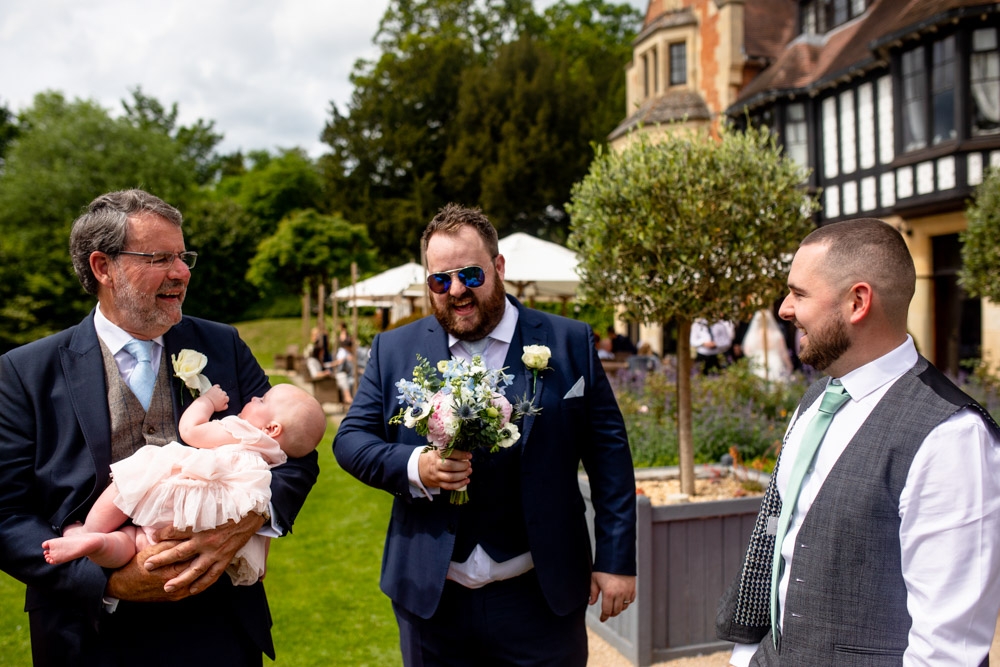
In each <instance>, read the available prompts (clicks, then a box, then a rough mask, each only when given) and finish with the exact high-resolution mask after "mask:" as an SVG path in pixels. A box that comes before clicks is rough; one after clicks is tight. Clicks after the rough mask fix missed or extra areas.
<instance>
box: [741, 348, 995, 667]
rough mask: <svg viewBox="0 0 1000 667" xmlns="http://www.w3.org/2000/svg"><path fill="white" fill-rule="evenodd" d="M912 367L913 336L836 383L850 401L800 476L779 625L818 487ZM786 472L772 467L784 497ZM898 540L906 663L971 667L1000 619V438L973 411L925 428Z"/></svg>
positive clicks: (794, 445)
mask: <svg viewBox="0 0 1000 667" xmlns="http://www.w3.org/2000/svg"><path fill="white" fill-rule="evenodd" d="M916 362H917V351H916V348H915V347H914V344H913V339H912V338H910V337H909V336H907V339H906V342H905V343H903V344H902V345H900V346H899V347H898V348H896V349H895V350H893V351H892V352H890V353H888V354H886V355H884V356H882V357H880V358H879V359H876V360H875V361H873V362H871V363H869V364H866V365H865V366H862V367H861V368H858V369H856V370H854V371H851V372H850V373H848V374H847V375H845V376H844V377H842V378H841V381H842V382H843V383H844V386H845V387H846V388H847V391H848V393H850V395H851V400H850V401H848V402H847V403H846V404H845V405H844V406H843V407H842V408H841V409H840V410H839V411H838V412H837V414H836V415H835V416H834V418H833V422H832V423H831V424H830V430H829V431H827V433H826V436H825V438H824V440H823V443H822V445H821V447H820V449H819V451H818V452H817V454H816V460H815V462H814V466H813V469H812V470H810V471H808V472H807V473H806V476H805V478H804V480H803V482H802V490H801V492H800V494H799V498H798V502H797V503H796V506H795V513H794V514H793V515H792V519H791V522H790V524H789V527H788V533H787V535H786V537H785V541H784V543H783V544H782V547H781V554H782V556H783V557H784V559H785V567H784V570H783V573H782V576H781V580H780V582H779V584H778V601H779V614H781V616H779V619H778V622H779V624H780V623H781V622H782V616H783V612H784V606H785V605H784V602H785V593H786V592H787V590H788V577H789V572H790V571H791V569H792V568H791V562H792V560H793V559H794V557H795V553H794V545H795V536H796V535H797V534H798V531H799V528H800V527H801V525H802V519H803V517H805V515H806V513H807V512H808V511H809V508H810V507H811V506H812V503H813V500H815V498H816V496H817V494H818V493H819V490H820V488H821V487H822V486H823V482H824V481H825V480H826V477H827V475H828V474H829V473H830V470H831V469H832V468H833V466H834V465H835V464H836V463H837V460H838V459H839V458H840V455H841V454H842V453H843V451H844V449H845V448H846V447H847V445H848V443H849V442H850V441H851V439H852V438H853V437H854V435H855V434H856V433H857V432H858V430H859V429H860V428H861V425H862V424H863V423H864V421H865V419H867V418H868V416H869V415H870V414H871V412H872V410H874V409H875V406H876V405H877V404H878V402H879V401H880V400H881V399H882V397H883V396H885V394H886V392H888V391H889V388H890V387H892V385H893V384H894V383H895V382H896V380H898V379H899V378H900V377H901V376H902V375H903V374H904V373H905V372H906V371H908V370H909V369H910V368H912V367H913V365H914V364H915V363H916ZM819 403H820V399H817V400H816V401H815V402H814V403H813V404H812V405H810V406H808V407H807V408H806V410H805V412H803V413H802V415H801V416H800V417H799V418H798V419H793V420H792V425H791V427H790V431H789V432H788V434H787V438H786V441H785V444H784V446H783V449H785V450H786V451H784V452H782V457H784V459H785V460H786V461H794V460H795V457H796V455H797V454H798V451H799V448H800V446H801V442H802V435H803V433H804V432H805V430H806V426H807V425H808V423H809V422H810V420H811V419H812V417H813V415H814V414H816V412H817V410H818V409H819ZM791 469H792V466H791V465H790V464H788V465H782V466H780V467H779V468H778V478H777V480H776V484H777V487H778V492H779V493H781V494H782V495H784V490H785V489H786V488H787V486H788V478H789V476H790V475H791ZM899 517H900V520H901V523H900V528H899V541H900V547H901V550H902V566H903V580H904V582H905V584H906V589H907V603H906V606H907V611H908V612H909V614H910V617H911V618H912V619H913V625H912V626H911V628H910V633H909V645H908V647H907V649H906V651H905V653H904V654H903V665H904V666H905V667H916V666H917V665H934V666H935V667H939V666H943V665H963V666H966V665H967V666H968V667H978V665H979V664H980V662H981V661H982V659H983V658H984V657H985V656H986V655H987V653H988V652H989V648H990V644H991V642H992V640H993V632H994V629H995V627H996V622H997V614H998V613H1000V442H998V441H997V440H996V439H995V438H994V435H993V433H992V432H991V431H990V430H989V429H988V428H987V427H986V426H985V424H983V422H982V419H981V418H980V417H979V415H978V414H977V413H976V412H975V411H973V410H972V409H963V410H960V411H959V412H958V413H956V414H955V415H952V416H951V417H950V418H949V419H947V420H945V421H944V422H942V423H941V424H939V425H938V426H937V427H935V428H934V430H932V431H931V432H930V433H929V434H928V436H927V437H926V439H925V440H924V443H923V445H922V446H921V447H920V449H919V450H918V451H917V453H916V455H915V456H914V458H913V462H912V464H911V465H910V470H909V472H908V474H907V477H906V483H905V485H904V486H903V490H902V493H901V495H900V499H899ZM757 646H758V645H757V644H736V646H735V648H734V649H733V654H732V656H731V658H730V662H731V664H733V665H736V666H737V667H746V665H748V664H749V662H750V658H751V656H753V654H754V652H755V651H756V650H757Z"/></svg>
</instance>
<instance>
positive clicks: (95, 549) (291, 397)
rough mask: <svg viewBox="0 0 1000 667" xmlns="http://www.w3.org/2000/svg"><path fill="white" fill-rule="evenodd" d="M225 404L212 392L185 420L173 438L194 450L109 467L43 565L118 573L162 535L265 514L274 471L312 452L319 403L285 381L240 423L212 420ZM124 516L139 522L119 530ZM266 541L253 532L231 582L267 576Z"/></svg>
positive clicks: (150, 448) (254, 402)
mask: <svg viewBox="0 0 1000 667" xmlns="http://www.w3.org/2000/svg"><path fill="white" fill-rule="evenodd" d="M228 406H229V396H228V395H227V394H226V392H225V391H223V390H222V389H221V388H220V387H219V386H218V385H215V386H213V387H212V388H211V389H209V390H208V391H206V392H204V393H203V394H202V395H201V396H199V397H198V398H196V399H195V400H194V401H193V402H192V403H191V405H190V406H189V407H188V409H187V410H186V411H185V412H184V413H183V414H182V415H181V418H180V421H179V423H178V431H179V432H180V436H181V439H183V440H184V442H186V443H187V444H188V445H191V446H190V447H188V446H185V445H182V444H180V443H177V442H171V443H168V444H166V445H164V446H162V447H158V446H155V445H146V446H144V447H142V448H141V449H139V450H138V451H137V452H136V453H135V454H133V455H132V456H129V457H128V458H125V459H122V460H121V461H118V462H117V463H113V464H112V465H111V479H112V481H111V484H110V485H109V486H108V488H107V489H105V490H104V492H103V493H102V494H101V495H100V497H99V498H98V499H97V501H96V502H95V503H94V506H93V507H92V508H91V509H90V512H89V513H88V514H87V518H86V521H85V522H84V523H83V524H80V523H76V524H73V525H71V526H67V527H66V529H65V530H64V531H63V536H62V537H57V538H53V539H51V540H46V541H45V542H43V543H42V550H43V551H44V555H45V560H46V561H47V562H48V563H51V564H53V565H54V564H57V563H65V562H67V561H70V560H73V559H75V558H80V557H83V556H86V557H88V558H90V560H92V561H93V562H94V563H96V564H98V565H100V566H101V567H106V568H118V567H122V566H123V565H125V564H126V563H128V562H129V561H130V560H131V559H132V557H133V556H135V554H136V553H138V552H139V551H141V550H142V549H143V548H145V547H146V546H147V545H148V544H149V543H150V541H151V539H152V538H151V536H152V534H153V533H154V532H155V531H156V529H158V528H162V527H164V526H168V525H172V526H173V527H174V528H176V529H178V530H194V531H200V530H208V529H211V528H215V527H216V526H220V525H222V524H224V523H226V522H227V521H229V520H233V521H239V520H240V519H242V518H243V517H244V516H246V515H247V514H248V513H249V512H258V513H264V512H265V511H266V510H267V508H268V506H269V504H270V501H271V488H270V486H271V471H270V469H271V468H272V467H274V466H276V465H280V464H281V463H284V462H285V460H286V459H287V457H289V456H290V457H292V458H298V457H301V456H305V455H306V454H308V453H309V452H311V451H313V450H314V449H316V446H317V445H318V444H319V441H320V440H321V439H322V438H323V433H324V432H325V430H326V415H324V413H323V408H322V407H321V406H320V404H319V403H318V402H317V401H316V399H315V398H313V397H312V396H311V395H310V394H308V393H307V392H305V391H303V390H301V389H299V388H298V387H296V386H294V385H290V384H279V385H276V386H275V387H272V388H271V389H270V390H269V391H268V392H267V393H266V394H264V396H262V397H260V398H253V399H251V400H250V402H249V403H247V404H246V405H245V406H243V411H242V412H240V414H239V416H229V417H223V418H222V419H217V420H211V417H212V415H213V414H215V413H216V412H218V411H220V410H225V409H226V408H227V407H228ZM129 518H131V519H132V522H133V523H134V524H135V525H131V526H124V525H123V524H124V523H125V522H126V521H127V520H128V519H129ZM136 526H141V527H142V530H137V529H136ZM267 544H268V539H267V538H266V537H263V536H261V535H254V536H253V537H252V538H251V539H250V541H249V542H247V544H246V545H244V546H243V548H242V549H240V550H239V551H238V552H237V553H236V556H235V557H234V558H233V562H232V563H230V565H229V567H228V568H227V570H226V571H227V573H228V574H229V576H230V578H232V580H233V583H234V584H235V585H250V584H253V583H255V582H256V581H257V580H258V579H260V578H261V577H262V576H263V574H264V565H265V561H266V558H267ZM168 585H169V582H168Z"/></svg>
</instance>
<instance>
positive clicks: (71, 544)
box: [42, 526, 136, 568]
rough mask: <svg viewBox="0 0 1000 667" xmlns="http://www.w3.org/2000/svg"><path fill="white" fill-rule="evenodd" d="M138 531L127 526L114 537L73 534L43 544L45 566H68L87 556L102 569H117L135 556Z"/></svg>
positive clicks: (108, 534)
mask: <svg viewBox="0 0 1000 667" xmlns="http://www.w3.org/2000/svg"><path fill="white" fill-rule="evenodd" d="M135 531H136V529H135V527H134V526H126V527H124V528H122V529H121V530H116V531H114V532H112V533H89V532H82V531H73V533H72V534H70V535H64V536H63V537H56V538H53V539H51V540H46V541H45V542H42V550H43V551H44V552H45V562H47V563H50V564H52V565H57V564H59V563H66V562H68V561H71V560H73V559H75V558H82V557H83V556H86V557H87V558H89V559H90V560H92V561H93V562H94V563H96V564H97V565H100V566H101V567H111V568H118V567H121V566H123V565H125V564H126V563H128V562H129V561H130V560H132V557H133V556H135V554H136V546H135Z"/></svg>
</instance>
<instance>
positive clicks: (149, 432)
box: [146, 426, 156, 435]
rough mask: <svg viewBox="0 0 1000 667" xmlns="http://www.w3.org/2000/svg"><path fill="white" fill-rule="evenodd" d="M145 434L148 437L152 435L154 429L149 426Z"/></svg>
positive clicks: (154, 431)
mask: <svg viewBox="0 0 1000 667" xmlns="http://www.w3.org/2000/svg"><path fill="white" fill-rule="evenodd" d="M146 433H147V434H148V435H153V434H154V433H156V428H155V427H153V426H150V427H149V428H147V429H146Z"/></svg>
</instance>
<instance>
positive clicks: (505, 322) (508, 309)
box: [448, 297, 517, 350]
mask: <svg viewBox="0 0 1000 667" xmlns="http://www.w3.org/2000/svg"><path fill="white" fill-rule="evenodd" d="M503 302H504V308H503V317H501V318H500V323H499V324H497V325H496V326H495V327H493V331H491V332H489V333H488V334H486V337H487V338H492V339H493V340H496V341H499V342H501V343H504V344H505V345H510V342H511V341H512V340H514V331H516V330H517V307H516V306H515V305H514V304H512V303H511V302H510V299H508V298H506V297H504V300H503ZM459 342H460V341H459V340H458V339H457V338H455V336H453V335H452V334H448V349H449V350H450V349H452V348H454V347H455V345H457V344H458V343H459Z"/></svg>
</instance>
